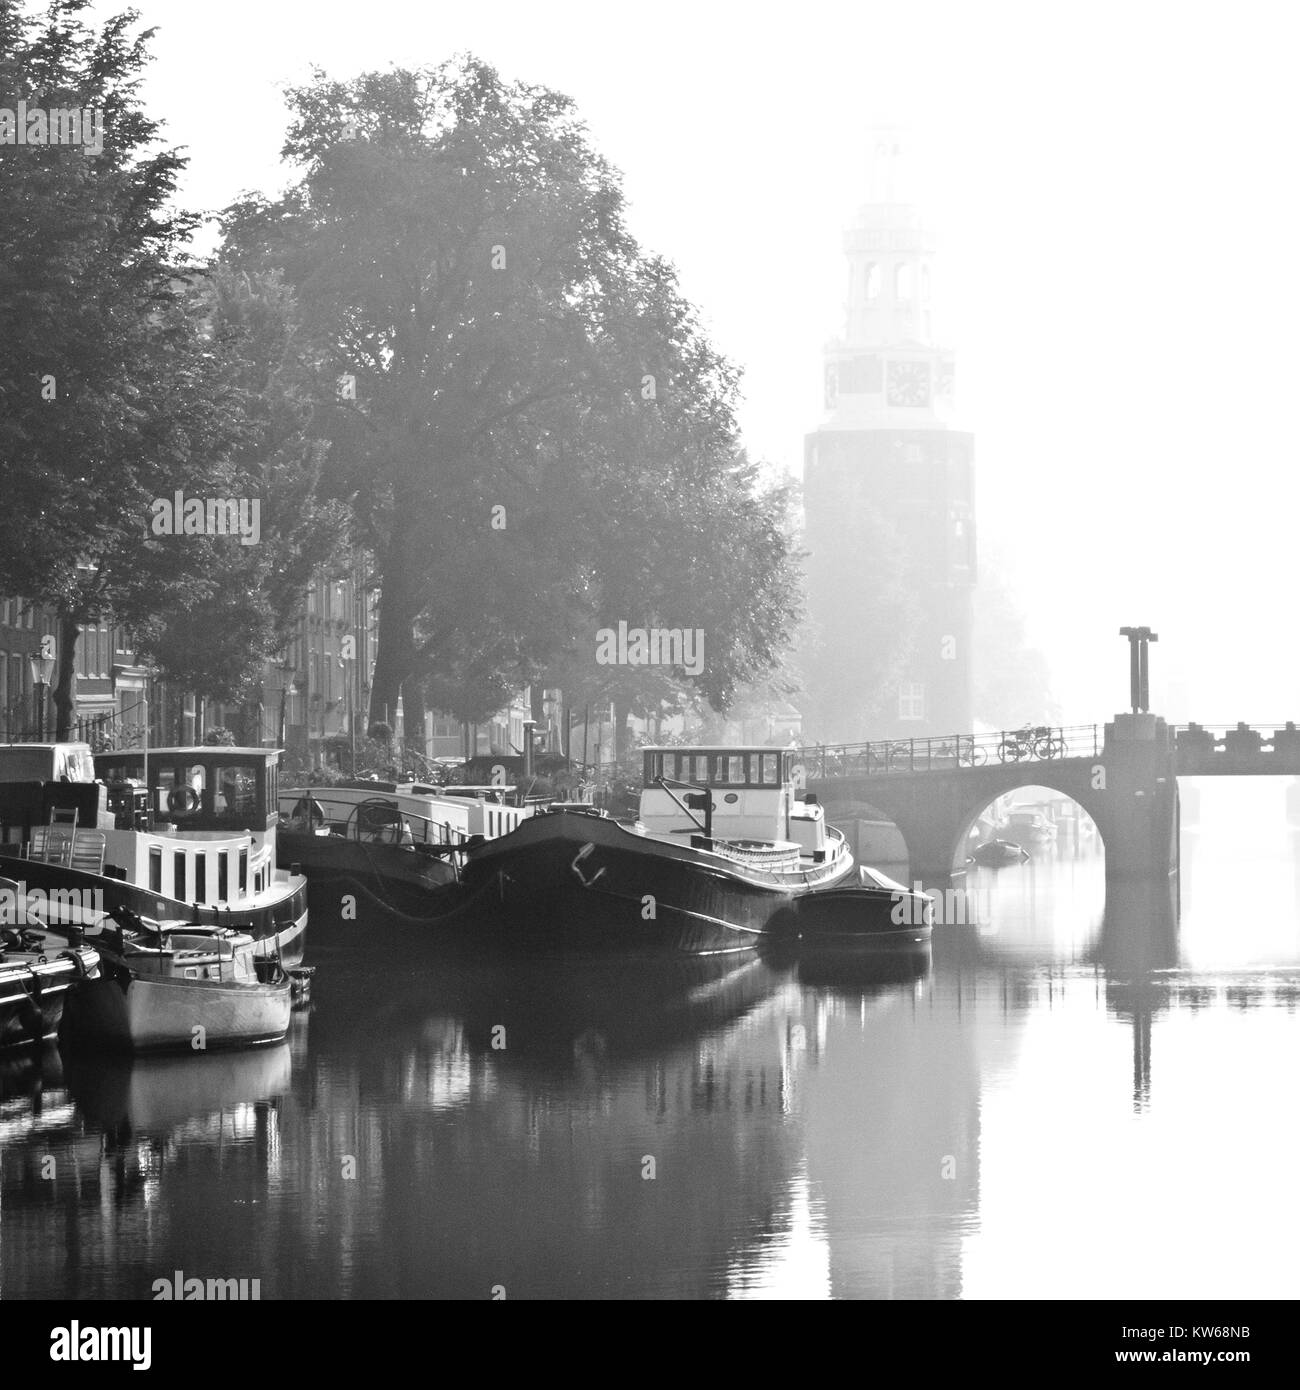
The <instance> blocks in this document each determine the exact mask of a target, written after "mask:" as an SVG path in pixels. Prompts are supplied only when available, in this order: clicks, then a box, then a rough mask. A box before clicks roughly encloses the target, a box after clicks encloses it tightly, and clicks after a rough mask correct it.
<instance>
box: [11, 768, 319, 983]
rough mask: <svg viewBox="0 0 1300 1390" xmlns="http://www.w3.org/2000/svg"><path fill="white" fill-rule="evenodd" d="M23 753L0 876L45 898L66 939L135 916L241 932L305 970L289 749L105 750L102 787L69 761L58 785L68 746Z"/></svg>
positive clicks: (303, 901)
mask: <svg viewBox="0 0 1300 1390" xmlns="http://www.w3.org/2000/svg"><path fill="white" fill-rule="evenodd" d="M17 747H19V748H21V749H22V752H23V753H24V754H25V755H26V756H24V757H19V756H17V754H15V756H14V757H12V758H7V757H6V753H7V751H8V750H0V777H5V778H9V779H10V780H4V781H0V875H4V876H6V877H8V878H11V879H15V880H17V881H19V882H20V883H22V884H23V885H24V887H25V889H26V891H27V892H29V893H31V892H37V891H39V892H41V893H43V894H45V897H46V901H47V903H48V910H49V913H50V923H51V926H53V927H54V929H55V930H58V929H59V926H60V925H61V924H71V925H80V926H83V927H84V926H90V925H93V924H94V923H97V922H98V921H99V919H100V918H101V917H102V916H103V915H104V913H105V912H113V911H115V910H116V909H118V908H124V909H126V910H127V911H129V912H132V913H135V914H136V915H138V916H141V917H150V918H154V919H157V920H178V919H183V920H187V921H189V922H191V923H193V924H195V925H204V924H206V925H210V926H224V927H234V926H237V927H239V929H240V930H242V931H246V932H247V933H248V934H249V935H251V936H252V937H253V940H254V944H255V951H256V953H257V954H258V955H259V956H262V957H266V958H270V957H274V958H275V959H277V960H281V961H283V962H284V963H286V964H289V965H293V964H296V963H297V962H298V961H299V960H300V959H301V957H302V951H303V945H304V938H305V934H306V930H307V886H306V880H305V879H304V878H303V877H302V875H301V874H297V873H290V872H285V871H284V870H282V869H279V868H277V867H276V843H275V839H276V824H277V821H278V813H277V809H276V802H277V790H278V789H277V776H278V765H279V759H280V753H279V750H278V749H266V748H230V747H209V746H204V747H188V748H152V749H149V750H147V751H144V750H139V749H135V750H130V751H125V752H117V753H103V754H100V755H98V757H97V758H96V759H95V762H94V766H93V768H92V769H89V770H90V771H92V772H93V773H96V774H97V775H98V777H99V779H100V780H97V781H91V780H85V777H84V774H85V772H86V771H87V769H86V768H85V767H84V766H83V765H82V764H81V763H80V761H73V762H71V763H68V762H67V761H66V760H65V763H64V765H65V769H66V770H65V773H64V774H62V776H61V778H60V780H46V778H45V777H44V776H43V775H42V774H43V773H44V772H45V771H46V770H47V769H46V763H47V762H48V764H49V768H50V769H52V768H53V766H54V763H55V761H57V758H56V757H54V756H53V755H54V754H56V753H57V751H58V748H59V747H60V746H59V745H19V746H17ZM87 751H88V750H87ZM33 757H34V758H35V760H34V761H33V760H32V759H33ZM33 770H35V771H36V773H37V776H36V777H35V778H32V777H31V773H32V772H33ZM15 773H16V774H18V775H17V776H16V777H15V776H14V774H15ZM63 778H66V780H63Z"/></svg>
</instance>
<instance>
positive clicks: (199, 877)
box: [194, 854, 208, 903]
mask: <svg viewBox="0 0 1300 1390" xmlns="http://www.w3.org/2000/svg"><path fill="white" fill-rule="evenodd" d="M207 900H208V856H207V855H206V854H196V855H195V856H194V901H195V902H196V903H205V902H207Z"/></svg>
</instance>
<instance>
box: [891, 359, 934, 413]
mask: <svg viewBox="0 0 1300 1390" xmlns="http://www.w3.org/2000/svg"><path fill="white" fill-rule="evenodd" d="M885 403H886V405H910V406H927V405H929V404H930V364H929V363H928V362H894V361H891V362H890V364H889V374H888V380H887V383H886V388H885Z"/></svg>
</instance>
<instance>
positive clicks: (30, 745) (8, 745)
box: [0, 739, 90, 749]
mask: <svg viewBox="0 0 1300 1390" xmlns="http://www.w3.org/2000/svg"><path fill="white" fill-rule="evenodd" d="M89 747H90V744H88V743H79V742H77V740H76V739H73V740H71V741H69V742H67V743H0V749H5V748H89Z"/></svg>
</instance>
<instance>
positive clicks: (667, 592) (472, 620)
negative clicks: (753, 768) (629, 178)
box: [224, 59, 793, 722]
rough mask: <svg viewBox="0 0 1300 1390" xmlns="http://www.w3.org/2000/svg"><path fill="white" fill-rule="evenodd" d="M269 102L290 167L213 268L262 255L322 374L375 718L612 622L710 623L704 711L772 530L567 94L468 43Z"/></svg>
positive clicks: (725, 400) (652, 262)
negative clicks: (277, 190)
mask: <svg viewBox="0 0 1300 1390" xmlns="http://www.w3.org/2000/svg"><path fill="white" fill-rule="evenodd" d="M290 99H291V104H292V108H293V111H294V116H295V119H294V122H293V124H292V127H291V129H290V132H289V137H288V141H287V143H286V146H285V153H286V156H287V157H288V158H290V159H292V160H294V161H296V162H297V163H298V164H299V165H300V166H301V167H302V169H303V178H302V181H301V183H300V184H299V185H298V186H296V187H295V188H294V189H292V190H291V191H290V192H289V194H288V195H286V196H285V197H284V198H282V199H279V200H276V201H274V202H270V201H266V200H263V199H259V198H250V199H247V200H245V201H244V202H243V203H241V204H239V205H237V206H236V207H234V208H232V209H231V210H230V212H229V214H228V218H227V239H226V244H225V247H224V256H225V258H226V259H227V261H228V262H229V263H230V264H232V265H234V266H241V267H248V266H256V267H266V266H275V267H277V268H280V269H282V271H283V274H284V276H285V280H286V282H287V283H288V284H290V285H291V286H292V287H293V289H294V291H295V294H296V296H297V300H298V303H299V306H300V309H301V315H302V329H303V333H304V335H305V336H306V338H307V339H309V340H310V341H312V342H314V343H316V344H319V345H320V347H321V354H322V357H323V358H324V359H325V360H326V361H327V362H328V369H327V370H328V374H329V376H330V378H331V382H332V384H333V383H335V382H336V383H337V391H336V404H335V409H334V418H333V419H332V420H331V421H329V422H328V426H327V431H328V434H329V437H330V439H331V443H332V450H331V455H330V463H329V468H328V477H329V479H330V482H331V484H332V486H333V488H334V490H335V492H336V493H337V495H339V496H347V497H350V498H353V499H355V507H356V514H357V520H358V524H359V528H360V533H361V535H362V537H363V539H364V540H365V542H366V543H367V545H368V547H369V549H370V550H371V551H372V553H373V555H374V558H375V564H376V570H377V578H378V583H379V587H380V590H381V600H380V610H379V612H380V630H379V649H378V655H377V661H376V667H375V674H374V685H373V691H372V703H371V717H372V718H379V719H383V718H387V719H388V720H389V721H390V722H391V720H392V717H393V714H394V712H395V710H396V705H397V699H398V695H399V693H400V694H402V695H403V696H404V703H405V707H406V711H407V717H408V720H410V719H411V717H412V716H413V715H415V714H417V713H418V712H419V711H420V709H422V708H423V702H424V700H425V699H426V698H430V697H433V698H437V699H438V700H439V702H440V703H444V704H450V705H451V707H452V709H453V710H454V711H455V712H457V713H460V714H462V715H466V716H468V715H469V714H470V711H471V708H477V707H478V706H480V705H481V704H482V702H483V701H484V700H486V699H489V698H493V692H495V691H499V690H502V689H504V688H505V687H506V685H507V684H509V683H511V682H514V683H519V682H522V681H525V680H532V679H535V678H536V677H538V676H540V675H541V674H542V673H543V672H545V671H546V670H547V669H548V668H551V669H554V668H556V667H557V666H560V667H563V666H564V665H565V663H566V661H571V660H572V659H574V658H575V657H576V659H578V660H580V661H581V662H585V663H586V665H587V666H588V667H590V665H591V664H592V662H593V661H594V655H595V633H596V630H597V628H598V627H600V626H602V625H606V624H607V622H608V621H609V620H616V619H617V618H625V619H627V620H628V621H633V622H635V621H637V620H638V619H639V620H641V621H642V622H643V623H647V622H654V621H655V620H657V619H658V618H660V617H663V618H664V620H665V621H666V622H668V623H669V624H670V625H672V626H679V627H680V626H692V627H706V628H707V629H708V630H709V631H710V633H711V634H712V638H713V641H712V642H711V643H710V644H709V647H708V653H707V660H708V668H707V670H706V671H705V672H702V673H700V675H699V676H698V677H697V678H696V679H697V683H698V684H699V686H700V688H701V689H702V690H704V691H705V693H706V694H707V696H708V697H709V698H710V699H713V700H716V701H725V700H726V699H727V698H728V695H729V692H730V690H731V689H732V688H733V687H734V685H735V683H736V681H737V680H741V679H747V678H748V677H749V676H751V675H752V674H754V673H755V671H756V670H757V669H759V668H760V667H761V666H762V664H763V663H764V662H766V661H769V660H770V659H771V654H772V651H773V650H774V649H775V648H777V647H779V646H780V644H781V643H782V641H783V640H784V637H785V634H786V630H787V628H788V611H789V608H790V607H791V591H792V587H793V585H792V575H791V574H790V572H789V568H788V563H787V561H788V546H786V545H785V543H784V536H783V532H782V529H781V527H780V525H779V524H776V523H775V522H774V521H773V514H774V513H773V506H774V503H773V499H771V498H761V497H758V496H757V495H756V492H755V487H754V484H755V478H754V474H753V470H752V469H751V468H750V467H749V465H748V464H747V463H746V462H745V461H744V459H743V458H742V457H741V456H740V455H739V450H738V447H737V440H736V430H735V421H734V415H733V403H734V395H735V372H734V370H733V369H732V368H730V367H729V366H728V365H727V364H726V363H725V362H724V361H722V359H721V358H719V357H718V355H717V354H716V352H714V351H713V350H712V348H711V347H710V346H709V344H708V343H707V341H706V339H705V338H704V336H703V334H702V333H701V331H700V329H699V326H698V324H697V322H696V320H695V316H694V314H693V312H692V311H691V309H690V307H689V306H688V305H687V304H686V303H685V301H684V300H683V298H682V297H681V295H680V293H679V291H678V289H677V285H676V281H675V277H674V276H673V273H672V271H671V268H670V267H668V266H667V265H666V263H664V262H662V261H660V260H657V259H654V258H649V257H646V256H643V255H642V254H641V252H640V251H639V249H638V248H637V246H636V244H635V242H634V241H633V239H632V238H631V237H630V235H629V234H628V232H627V230H626V228H625V226H624V224H623V215H622V194H621V191H620V189H619V186H618V182H617V179H616V177H615V175H614V174H613V172H612V171H611V170H610V169H609V167H608V166H607V165H606V164H605V162H604V161H603V160H602V159H601V158H600V157H599V156H598V155H597V154H596V153H595V152H594V151H593V150H592V149H591V147H590V144H589V141H588V139H587V135H586V132H585V130H584V129H583V127H582V126H581V124H580V123H579V122H578V120H577V118H576V116H575V114H574V111H573V107H572V104H571V102H570V101H569V100H568V99H567V98H565V97H563V96H561V95H559V94H557V93H554V92H551V91H548V90H546V89H544V88H539V87H529V86H525V85H521V84H507V83H504V82H502V81H501V79H500V78H499V77H498V76H497V75H496V73H494V72H493V71H492V70H491V69H490V68H488V67H486V66H485V65H483V64H482V63H479V62H477V61H475V60H473V59H465V60H460V61H458V62H456V63H453V64H448V65H445V66H443V67H441V68H438V69H436V70H433V71H421V72H400V71H399V72H393V73H386V74H369V75H366V76H363V77H361V78H358V79H356V80H355V81H353V82H350V83H339V82H333V81H330V80H328V79H327V78H325V77H324V76H323V75H321V74H317V75H316V78H315V80H314V81H313V82H312V84H311V85H309V86H308V87H305V88H302V89H299V90H296V91H294V92H292V93H291V98H290ZM670 610H671V611H670ZM578 654H581V655H578ZM570 669H571V670H572V666H571V665H570ZM458 689H459V691H460V692H461V696H459V697H458V696H457V693H456V692H457V690H458Z"/></svg>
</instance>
